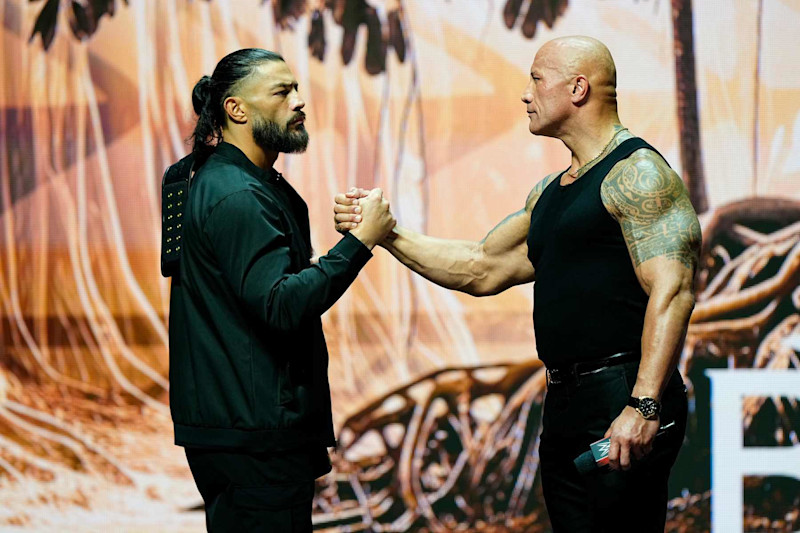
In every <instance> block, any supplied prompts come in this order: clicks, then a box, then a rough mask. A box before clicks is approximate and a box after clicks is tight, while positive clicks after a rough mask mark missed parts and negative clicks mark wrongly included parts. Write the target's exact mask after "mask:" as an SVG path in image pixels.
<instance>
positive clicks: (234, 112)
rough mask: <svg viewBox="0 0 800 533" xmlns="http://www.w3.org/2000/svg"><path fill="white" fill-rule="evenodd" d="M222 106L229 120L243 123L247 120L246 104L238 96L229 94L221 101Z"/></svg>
mask: <svg viewBox="0 0 800 533" xmlns="http://www.w3.org/2000/svg"><path fill="white" fill-rule="evenodd" d="M222 107H223V108H224V109H225V113H226V114H227V115H228V118H229V119H230V120H231V122H234V123H236V124H244V123H246V122H247V104H245V103H244V100H242V99H241V98H239V97H238V96H229V97H227V98H226V99H225V101H224V102H222Z"/></svg>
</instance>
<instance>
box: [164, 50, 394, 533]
mask: <svg viewBox="0 0 800 533" xmlns="http://www.w3.org/2000/svg"><path fill="white" fill-rule="evenodd" d="M192 103H193V105H194V109H195V112H196V113H197V115H198V120H197V125H196V127H195V131H194V134H193V140H194V145H193V150H192V152H193V155H194V160H195V166H196V167H198V165H199V168H196V173H195V175H194V177H193V178H192V180H191V186H190V187H189V192H188V198H187V200H186V206H185V209H184V211H183V213H182V215H181V217H180V218H181V220H182V222H181V223H180V224H181V225H182V228H181V230H182V234H181V235H180V237H179V238H180V239H181V244H180V247H181V248H182V250H181V256H180V264H179V268H178V271H177V273H176V274H175V275H174V276H173V281H172V292H171V296H170V328H169V344H170V407H171V411H172V418H173V422H174V426H175V443H176V444H177V445H179V446H184V447H185V449H186V457H187V459H188V461H189V466H190V468H191V470H192V474H193V476H194V479H195V481H196V483H197V488H198V489H199V491H200V494H201V495H202V496H203V500H204V501H205V506H206V525H207V527H208V530H209V531H212V532H214V533H216V532H222V531H234V530H235V531H276V532H284V531H286V532H291V531H294V532H300V531H302V532H308V531H311V530H312V526H311V500H312V497H313V493H314V479H315V478H317V477H319V476H321V475H323V474H325V473H327V472H329V471H330V469H331V466H330V462H329V460H328V456H327V450H326V447H329V446H335V443H336V441H335V438H334V432H333V423H332V418H331V399H330V387H329V384H328V376H327V367H328V352H327V348H326V345H325V338H324V336H323V333H322V322H321V319H320V316H321V315H322V313H324V312H325V311H326V310H327V309H328V308H329V307H330V306H331V305H333V303H334V302H336V300H337V299H338V298H339V297H340V296H341V295H342V294H343V293H344V291H345V290H346V289H347V287H349V286H350V284H351V283H352V282H353V280H354V279H355V277H356V275H357V274H358V272H359V271H360V270H361V268H362V267H363V266H364V265H365V264H366V262H367V261H368V260H369V259H370V257H371V256H372V254H371V252H370V250H371V249H372V248H373V247H374V246H375V244H376V243H378V242H379V241H381V240H383V239H384V237H385V236H386V235H387V234H388V232H389V231H391V230H392V228H393V227H394V225H395V220H394V218H392V216H391V214H390V212H389V204H388V202H387V201H386V200H385V199H384V198H383V195H382V192H381V191H380V190H376V191H374V192H373V193H371V194H370V196H368V197H367V198H365V199H364V200H362V201H361V204H360V205H361V208H362V216H363V220H362V222H361V224H360V225H359V228H357V229H355V230H353V231H351V232H350V233H349V234H348V235H346V236H344V237H343V238H342V239H341V240H340V241H339V242H338V243H337V244H336V246H334V247H333V248H332V249H331V250H330V251H329V252H328V254H327V255H324V256H322V257H320V258H319V260H318V261H317V262H316V263H315V264H312V263H311V255H312V250H311V239H310V231H309V220H308V209H307V206H306V204H305V202H304V201H303V199H302V198H301V197H300V195H299V194H298V193H297V192H296V191H295V190H294V188H293V187H292V186H291V185H290V184H289V183H288V182H287V181H286V180H285V179H284V178H283V176H281V174H280V173H278V172H277V171H275V170H274V169H273V165H274V163H275V160H276V159H277V158H278V155H279V153H281V152H283V153H291V152H303V151H304V150H305V149H306V146H307V144H308V132H307V131H306V129H305V126H304V122H305V113H304V112H303V107H304V106H305V103H304V102H303V100H302V98H301V97H300V94H299V92H298V84H297V80H296V79H295V77H294V76H293V74H292V72H291V70H290V69H289V67H288V66H287V65H286V63H285V62H284V61H283V58H281V57H280V56H279V55H277V54H275V53H273V52H269V51H266V50H261V49H246V50H239V51H237V52H234V53H232V54H230V55H228V56H226V57H224V58H223V59H222V60H221V61H220V62H219V64H218V65H217V67H216V69H215V70H214V74H213V75H212V76H210V77H208V76H204V77H203V78H202V79H200V81H198V83H197V85H196V86H195V88H194V91H193V94H192Z"/></svg>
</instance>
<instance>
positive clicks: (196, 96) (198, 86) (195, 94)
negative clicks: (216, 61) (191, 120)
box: [192, 76, 214, 115]
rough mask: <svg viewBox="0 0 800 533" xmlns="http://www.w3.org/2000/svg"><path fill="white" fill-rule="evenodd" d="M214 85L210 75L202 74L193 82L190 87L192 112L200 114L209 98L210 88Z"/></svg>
mask: <svg viewBox="0 0 800 533" xmlns="http://www.w3.org/2000/svg"><path fill="white" fill-rule="evenodd" d="M213 85H214V80H213V79H211V77H210V76H203V77H202V78H200V80H199V81H198V82H197V83H195V85H194V89H192V107H194V112H195V113H197V115H200V114H201V113H202V112H203V109H204V108H205V107H206V106H207V105H208V102H209V101H210V100H211V88H212V86H213Z"/></svg>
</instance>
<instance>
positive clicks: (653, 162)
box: [609, 147, 677, 177]
mask: <svg viewBox="0 0 800 533" xmlns="http://www.w3.org/2000/svg"><path fill="white" fill-rule="evenodd" d="M622 171H628V172H638V173H642V172H658V173H661V174H672V175H675V176H677V174H675V171H674V170H672V168H671V167H670V166H669V163H667V161H666V160H665V159H664V157H663V156H662V155H661V154H660V153H658V152H657V151H655V149H652V148H649V147H642V148H639V149H637V150H636V151H634V152H633V153H632V154H631V155H630V156H628V157H626V158H625V159H622V160H620V161H619V162H618V163H617V164H616V165H614V167H613V168H612V170H611V172H609V176H612V177H613V176H614V175H616V174H619V173H621V172H622Z"/></svg>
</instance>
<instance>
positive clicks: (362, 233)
mask: <svg viewBox="0 0 800 533" xmlns="http://www.w3.org/2000/svg"><path fill="white" fill-rule="evenodd" d="M357 208H358V209H359V214H358V216H359V217H360V221H359V222H357V223H356V227H355V228H354V229H353V230H352V231H351V232H350V233H352V235H353V237H355V238H357V239H358V240H360V241H361V242H362V243H364V245H365V246H366V247H367V248H369V249H370V250H371V249H372V248H374V247H375V245H376V244H378V243H379V242H381V241H382V240H383V239H384V238H385V237H386V235H387V234H388V233H389V232H390V231H392V229H394V227H395V225H396V224H397V221H396V220H395V219H394V217H393V216H392V213H391V211H389V201H388V200H387V199H386V198H384V197H383V191H382V190H381V189H372V190H371V191H370V192H369V194H368V195H367V196H366V197H365V198H359V199H358V205H357Z"/></svg>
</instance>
